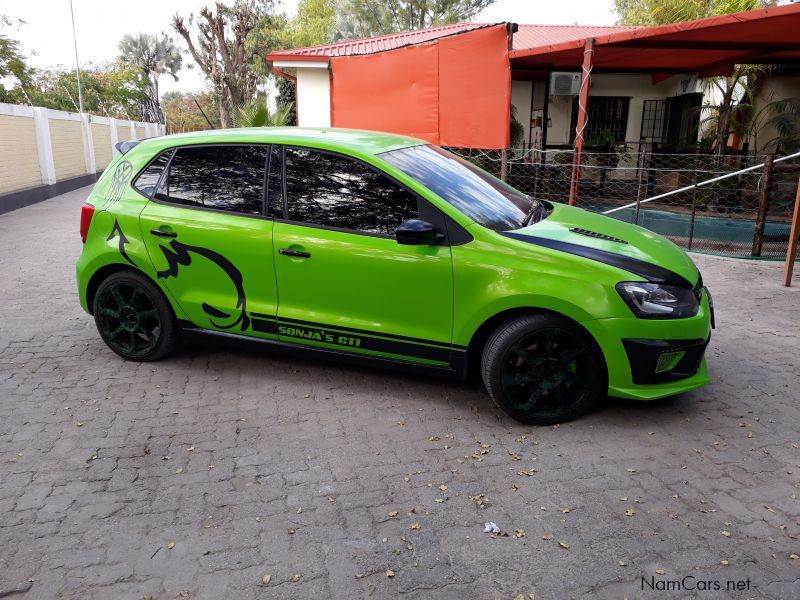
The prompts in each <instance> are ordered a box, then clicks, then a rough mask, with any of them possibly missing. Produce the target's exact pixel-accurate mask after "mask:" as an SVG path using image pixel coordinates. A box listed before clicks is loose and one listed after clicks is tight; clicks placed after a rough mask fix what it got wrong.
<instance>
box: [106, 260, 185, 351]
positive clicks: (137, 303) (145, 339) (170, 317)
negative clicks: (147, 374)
mask: <svg viewBox="0 0 800 600" xmlns="http://www.w3.org/2000/svg"><path fill="white" fill-rule="evenodd" d="M94 320H95V324H96V325H97V330H98V331H99V332H100V337H102V338H103V341H104V342H105V343H106V344H107V345H108V347H109V348H111V349H112V350H113V351H114V352H116V353H117V354H119V355H120V356H121V357H123V358H126V359H128V360H137V361H142V362H147V361H153V360H158V359H159V358H163V357H164V356H166V355H167V354H169V353H170V352H172V351H173V350H174V349H175V346H176V345H177V341H178V329H177V324H176V322H175V316H174V314H173V313H172V309H171V308H170V306H169V304H168V303H167V301H166V299H165V298H164V296H163V294H162V293H161V290H159V289H158V287H157V286H156V285H155V284H154V283H153V282H152V281H150V280H149V279H148V278H147V277H145V276H144V275H142V274H141V273H137V272H135V271H121V272H118V273H114V274H112V275H110V276H108V277H107V278H106V279H105V280H104V281H103V282H102V283H101V284H100V286H99V287H98V289H97V294H96V295H95V298H94Z"/></svg>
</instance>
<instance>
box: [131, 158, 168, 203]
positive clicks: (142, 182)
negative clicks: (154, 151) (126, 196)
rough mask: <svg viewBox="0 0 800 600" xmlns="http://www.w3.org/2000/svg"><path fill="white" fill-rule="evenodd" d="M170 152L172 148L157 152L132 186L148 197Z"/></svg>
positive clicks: (154, 187) (159, 177)
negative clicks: (155, 156)
mask: <svg viewBox="0 0 800 600" xmlns="http://www.w3.org/2000/svg"><path fill="white" fill-rule="evenodd" d="M172 152H173V151H172V150H167V151H166V152H162V153H161V154H159V155H158V157H157V158H156V159H155V160H154V161H153V162H151V163H150V165H149V166H148V167H147V168H146V169H145V170H144V171H142V172H141V173H140V174H139V177H137V178H136V181H135V182H134V184H133V187H135V188H136V189H137V190H139V191H140V192H142V193H143V194H144V195H145V196H147V197H150V196H151V195H152V193H153V190H155V189H156V186H157V185H158V180H159V179H161V173H163V172H164V167H166V166H167V163H168V162H169V157H170V156H172Z"/></svg>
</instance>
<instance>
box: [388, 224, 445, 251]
mask: <svg viewBox="0 0 800 600" xmlns="http://www.w3.org/2000/svg"><path fill="white" fill-rule="evenodd" d="M395 236H396V237H397V243H398V244H401V245H403V246H433V245H435V244H438V243H439V242H441V241H442V240H443V239H444V236H443V235H442V234H441V233H439V232H438V231H436V228H435V227H434V226H433V225H431V224H430V223H428V222H427V221H421V220H420V219H409V220H408V221H406V222H405V223H403V224H402V225H400V227H398V228H397V231H395Z"/></svg>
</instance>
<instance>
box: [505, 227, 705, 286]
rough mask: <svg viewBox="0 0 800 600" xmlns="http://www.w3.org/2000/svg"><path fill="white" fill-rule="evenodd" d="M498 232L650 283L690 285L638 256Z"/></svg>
mask: <svg viewBox="0 0 800 600" xmlns="http://www.w3.org/2000/svg"><path fill="white" fill-rule="evenodd" d="M499 233H500V235H504V236H506V237H509V238H512V239H515V240H519V241H521V242H527V243H529V244H535V245H537V246H543V247H544V248H550V249H552V250H558V251H559V252H567V253H568V254H574V255H576V256H582V257H583V258H588V259H590V260H596V261H597V262H601V263H605V264H607V265H611V266H612V267H617V268H619V269H622V270H624V271H628V272H629V273H633V274H635V275H638V276H639V277H644V278H645V279H647V281H649V282H651V283H664V284H667V285H680V286H684V287H692V283H691V282H689V281H687V280H686V279H685V278H684V277H681V276H680V275H678V274H677V273H675V272H673V271H670V270H669V269H665V268H664V267H659V266H658V265H654V264H653V263H649V262H646V261H644V260H639V259H638V258H632V257H630V256H624V255H622V254H617V253H616V252H608V251H606V250H598V249H596V248H589V247H588V246H581V245H580V244H571V243H569V242H562V241H560V240H551V239H548V238H543V237H536V236H532V235H523V234H520V233H514V232H513V231H501V232H499Z"/></svg>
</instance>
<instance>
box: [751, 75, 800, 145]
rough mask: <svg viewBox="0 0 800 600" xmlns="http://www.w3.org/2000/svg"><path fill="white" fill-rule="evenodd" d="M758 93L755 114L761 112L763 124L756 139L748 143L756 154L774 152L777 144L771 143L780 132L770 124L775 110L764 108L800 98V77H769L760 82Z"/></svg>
mask: <svg viewBox="0 0 800 600" xmlns="http://www.w3.org/2000/svg"><path fill="white" fill-rule="evenodd" d="M756 93H757V95H756V98H755V100H754V102H753V104H754V112H755V113H756V114H759V111H761V114H762V117H761V120H762V124H761V125H760V128H759V130H758V131H756V132H755V133H756V135H755V137H754V138H751V139H749V140H746V141H748V142H750V145H751V146H752V147H753V150H755V151H756V152H759V153H763V152H774V151H775V143H771V142H774V141H775V140H776V138H777V137H778V132H777V130H776V129H775V127H774V126H772V125H770V124H768V121H769V120H770V119H772V118H773V117H774V116H775V110H774V109H772V108H768V109H766V110H764V107H765V106H766V105H767V104H769V103H770V102H774V101H775V100H784V99H787V98H794V99H797V98H800V76H798V75H775V76H773V77H767V78H766V79H764V81H762V82H759V86H758V90H757V92H756ZM784 150H785V148H784Z"/></svg>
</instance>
